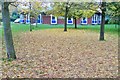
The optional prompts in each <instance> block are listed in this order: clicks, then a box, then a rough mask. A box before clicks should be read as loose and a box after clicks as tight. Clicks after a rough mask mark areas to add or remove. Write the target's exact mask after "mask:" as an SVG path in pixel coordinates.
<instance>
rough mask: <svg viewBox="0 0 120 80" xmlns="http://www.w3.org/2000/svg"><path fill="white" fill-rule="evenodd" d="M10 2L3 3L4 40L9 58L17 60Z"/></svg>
mask: <svg viewBox="0 0 120 80" xmlns="http://www.w3.org/2000/svg"><path fill="white" fill-rule="evenodd" d="M8 7H9V2H3V3H2V20H3V27H4V39H5V45H6V51H7V57H8V58H9V59H10V58H12V59H16V55H15V50H14V45H13V38H12V31H11V27H10V15H9V8H8Z"/></svg>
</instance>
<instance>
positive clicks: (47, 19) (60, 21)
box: [42, 16, 92, 24]
mask: <svg viewBox="0 0 120 80" xmlns="http://www.w3.org/2000/svg"><path fill="white" fill-rule="evenodd" d="M42 19H43V24H51V16H42ZM91 21H92V18H88V19H87V24H91ZM73 22H74V23H75V21H74V20H73ZM57 24H64V19H57ZM77 24H81V18H79V19H77Z"/></svg>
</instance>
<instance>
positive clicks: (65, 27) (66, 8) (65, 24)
mask: <svg viewBox="0 0 120 80" xmlns="http://www.w3.org/2000/svg"><path fill="white" fill-rule="evenodd" d="M67 5H68V3H66V7H65V23H64V31H67V15H68V6H67Z"/></svg>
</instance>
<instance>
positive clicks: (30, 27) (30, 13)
mask: <svg viewBox="0 0 120 80" xmlns="http://www.w3.org/2000/svg"><path fill="white" fill-rule="evenodd" d="M29 5H30V31H32V26H31V22H32V19H31V3H30V2H29Z"/></svg>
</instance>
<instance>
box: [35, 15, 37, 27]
mask: <svg viewBox="0 0 120 80" xmlns="http://www.w3.org/2000/svg"><path fill="white" fill-rule="evenodd" d="M35 26H36V27H37V17H36V25H35Z"/></svg>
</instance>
